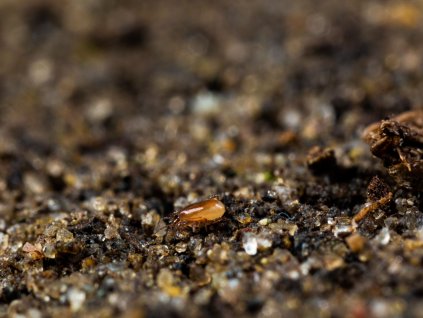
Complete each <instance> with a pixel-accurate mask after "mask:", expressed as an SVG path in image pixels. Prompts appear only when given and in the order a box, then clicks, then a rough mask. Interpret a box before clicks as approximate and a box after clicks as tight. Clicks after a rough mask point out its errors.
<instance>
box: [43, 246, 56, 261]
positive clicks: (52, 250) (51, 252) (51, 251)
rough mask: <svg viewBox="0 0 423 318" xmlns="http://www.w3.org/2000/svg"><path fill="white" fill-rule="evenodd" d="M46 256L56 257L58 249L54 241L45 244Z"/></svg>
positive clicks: (44, 251)
mask: <svg viewBox="0 0 423 318" xmlns="http://www.w3.org/2000/svg"><path fill="white" fill-rule="evenodd" d="M43 253H44V256H45V257H47V258H56V254H57V250H56V246H55V245H54V244H53V243H46V244H44V246H43Z"/></svg>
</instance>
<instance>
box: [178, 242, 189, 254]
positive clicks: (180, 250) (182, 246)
mask: <svg viewBox="0 0 423 318" xmlns="http://www.w3.org/2000/svg"><path fill="white" fill-rule="evenodd" d="M187 246H188V244H187V243H183V242H179V243H177V244H176V245H175V251H176V252H177V253H184V252H185V251H186V250H187Z"/></svg>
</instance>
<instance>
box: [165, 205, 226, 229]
mask: <svg viewBox="0 0 423 318" xmlns="http://www.w3.org/2000/svg"><path fill="white" fill-rule="evenodd" d="M225 210H226V208H225V205H224V204H223V203H222V202H221V201H219V200H218V199H217V198H211V199H208V200H205V201H201V202H198V203H194V204H190V205H188V206H186V207H185V208H183V209H182V210H180V211H179V212H178V213H177V216H176V218H175V220H174V222H173V224H174V225H176V226H185V225H189V226H197V225H202V224H210V223H214V222H217V221H219V220H220V218H221V217H222V216H223V214H225Z"/></svg>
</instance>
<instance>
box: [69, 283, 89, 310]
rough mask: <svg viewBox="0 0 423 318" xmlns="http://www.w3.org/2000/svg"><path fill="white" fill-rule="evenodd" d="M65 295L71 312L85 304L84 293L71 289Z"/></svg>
mask: <svg viewBox="0 0 423 318" xmlns="http://www.w3.org/2000/svg"><path fill="white" fill-rule="evenodd" d="M67 294H68V300H69V303H70V306H71V310H72V311H78V310H79V309H80V308H81V307H82V305H83V304H84V302H85V293H84V292H83V291H82V290H79V289H77V288H71V289H69V290H68V293H67Z"/></svg>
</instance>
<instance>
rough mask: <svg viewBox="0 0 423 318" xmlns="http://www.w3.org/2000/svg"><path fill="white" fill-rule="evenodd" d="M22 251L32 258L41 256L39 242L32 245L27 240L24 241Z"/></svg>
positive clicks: (40, 257) (35, 258)
mask: <svg viewBox="0 0 423 318" xmlns="http://www.w3.org/2000/svg"><path fill="white" fill-rule="evenodd" d="M22 251H24V252H26V253H28V255H29V256H30V257H31V258H32V259H34V260H39V259H42V258H43V252H42V250H41V244H40V243H37V244H35V245H33V244H31V243H29V242H26V243H25V244H24V246H23V247H22Z"/></svg>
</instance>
